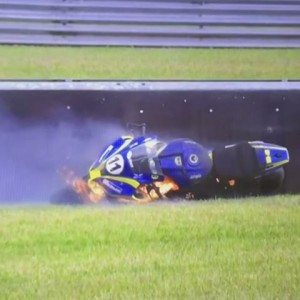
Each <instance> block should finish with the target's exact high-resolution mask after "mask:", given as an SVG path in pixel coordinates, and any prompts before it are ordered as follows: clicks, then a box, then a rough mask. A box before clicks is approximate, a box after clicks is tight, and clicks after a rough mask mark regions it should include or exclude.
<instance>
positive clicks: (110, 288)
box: [0, 196, 300, 299]
mask: <svg viewBox="0 0 300 300" xmlns="http://www.w3.org/2000/svg"><path fill="white" fill-rule="evenodd" d="M299 248H300V196H277V197H270V198H263V197H261V198H249V199H245V200H235V201H228V200H220V201H211V202H198V203H186V204H184V203H182V204H177V205H166V204H162V205H150V206H138V207H137V206H120V207H103V206H95V207H24V208H22V207H19V208H9V207H7V208H5V207H2V208H0V298H2V299H7V298H10V299H14V298H16V299H20V298H29V299H32V298H33V299H73V298H75V299H82V298H84V299H96V298H100V299H102V298H105V299H108V298H110V299H121V298H122V299H186V298H189V299H201V298H202V299H207V298H214V299H215V298H227V299H233V298H234V299H245V298H247V299H253V298H258V299H262V298H264V299H299V297H300V288H299V287H300V284H299V283H300V282H299V274H300V263H299V259H300V252H299Z"/></svg>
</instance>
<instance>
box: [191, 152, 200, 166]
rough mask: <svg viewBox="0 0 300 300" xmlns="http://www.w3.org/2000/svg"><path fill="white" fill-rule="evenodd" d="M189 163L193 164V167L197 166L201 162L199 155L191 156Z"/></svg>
mask: <svg viewBox="0 0 300 300" xmlns="http://www.w3.org/2000/svg"><path fill="white" fill-rule="evenodd" d="M189 162H190V163H191V164H193V165H196V164H197V163H198V162H199V157H198V155H197V154H194V153H193V154H191V155H190V156H189Z"/></svg>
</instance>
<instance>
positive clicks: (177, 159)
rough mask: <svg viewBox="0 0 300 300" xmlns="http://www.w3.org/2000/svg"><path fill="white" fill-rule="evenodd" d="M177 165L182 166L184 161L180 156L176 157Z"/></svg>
mask: <svg viewBox="0 0 300 300" xmlns="http://www.w3.org/2000/svg"><path fill="white" fill-rule="evenodd" d="M175 165H176V166H178V167H180V166H182V161H181V157H180V156H176V157H175Z"/></svg>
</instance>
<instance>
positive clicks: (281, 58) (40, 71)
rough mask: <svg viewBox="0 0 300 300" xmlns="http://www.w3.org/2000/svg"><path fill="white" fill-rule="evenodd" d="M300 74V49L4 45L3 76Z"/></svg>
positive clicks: (237, 76) (0, 66) (260, 77)
mask: <svg viewBox="0 0 300 300" xmlns="http://www.w3.org/2000/svg"><path fill="white" fill-rule="evenodd" d="M8 78H10V79H29V78H35V79H59V78H61V79H64V78H75V79H155V80H159V79H178V80H181V79H186V80H188V79H190V80H192V79H193V80H200V79H207V80H212V79H213V80H216V79H220V80H227V79H228V80H230V79H232V80H235V79H238V80H251V79H255V80H266V79H300V49H149V48H114V47H107V48H105V47H102V48H101V47H100V48H99V47H90V48H89V47H82V48H80V47H33V46H0V79H8Z"/></svg>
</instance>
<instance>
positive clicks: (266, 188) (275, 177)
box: [259, 167, 284, 194]
mask: <svg viewBox="0 0 300 300" xmlns="http://www.w3.org/2000/svg"><path fill="white" fill-rule="evenodd" d="M283 180H284V169H283V167H281V168H278V169H276V170H274V171H272V172H271V173H270V174H267V175H264V176H263V177H261V178H260V180H259V187H260V192H261V193H263V194H270V193H273V192H276V191H277V190H278V189H279V188H280V186H281V185H282V183H283Z"/></svg>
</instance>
